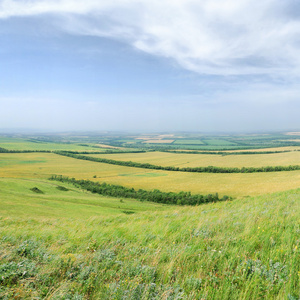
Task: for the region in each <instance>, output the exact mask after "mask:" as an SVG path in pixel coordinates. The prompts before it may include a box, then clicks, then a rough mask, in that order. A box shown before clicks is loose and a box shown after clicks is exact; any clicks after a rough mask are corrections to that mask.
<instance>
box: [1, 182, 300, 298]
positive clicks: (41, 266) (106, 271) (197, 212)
mask: <svg viewBox="0 0 300 300" xmlns="http://www.w3.org/2000/svg"><path fill="white" fill-rule="evenodd" d="M58 185H61V184H60V183H59V184H56V183H53V182H50V181H47V180H37V179H34V180H32V181H30V180H21V179H1V180H0V190H1V198H0V207H1V210H0V226H1V227H0V298H1V299H13V298H14V299H34V298H42V299H207V300H208V299H298V298H299V290H300V285H299V284H300V280H299V278H300V250H299V247H300V245H299V243H300V226H299V219H300V205H299V203H300V202H299V200H300V190H293V191H288V192H283V193H278V194H273V195H265V196H260V197H256V198H250V197H249V198H244V199H242V200H241V199H240V200H234V201H231V202H224V203H215V204H206V205H201V206H199V207H174V206H161V205H155V204H150V203H144V202H137V201H134V200H131V201H129V200H127V199H126V200H125V201H124V202H123V203H122V202H120V199H113V198H107V197H106V198H105V197H99V196H95V195H92V194H89V193H86V192H83V191H81V190H79V189H77V188H75V187H74V186H69V185H66V184H63V186H64V187H65V188H67V189H69V191H66V190H61V189H60V190H59V189H57V186H58ZM33 187H36V188H38V189H39V190H40V191H42V192H43V194H41V193H37V192H33V191H32V190H31V188H33ZM119 206H122V207H120V208H119ZM123 211H134V212H135V213H133V214H127V213H124V212H123Z"/></svg>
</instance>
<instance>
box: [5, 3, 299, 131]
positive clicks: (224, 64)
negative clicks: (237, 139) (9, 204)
mask: <svg viewBox="0 0 300 300" xmlns="http://www.w3.org/2000/svg"><path fill="white" fill-rule="evenodd" d="M299 11H300V4H298V3H296V2H295V1H292V0H287V1H285V2H282V1H279V0H271V1H270V0H262V1H259V3H258V2H257V3H253V1H250V0H240V1H237V0H222V1H221V0H217V1H213V2H211V1H206V0H201V1H195V0H188V1H186V0H178V1H171V0H165V1H158V0H154V1H151V2H147V3H144V2H141V1H137V0H131V1H126V0H116V1H113V2H107V1H96V0H87V1H85V2H78V1H74V0H42V1H41V0H39V1H38V0H31V1H27V0H24V1H14V0H0V40H1V48H0V131H1V132H3V130H11V129H14V128H15V129H23V130H25V131H26V130H27V129H31V130H33V131H34V130H38V131H41V132H43V131H44V132H45V131H46V132H65V131H67V132H69V131H77V132H78V131H93V132H95V131H119V130H122V131H124V132H130V131H131V132H132V131H133V132H205V133H214V132H222V133H226V132H228V133H230V132H236V133H237V132H241V133H244V132H246V133H247V132H248V133H251V132H278V131H280V132H282V131H297V130H300V120H299V111H300V102H299V96H300V85H299V79H300V78H299V76H300V75H299V74H300V51H299V50H300V44H299V33H300V13H298V12H299ZM9 128H10V129H9Z"/></svg>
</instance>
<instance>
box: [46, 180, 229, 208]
mask: <svg viewBox="0 0 300 300" xmlns="http://www.w3.org/2000/svg"><path fill="white" fill-rule="evenodd" d="M49 179H50V180H56V181H60V182H64V183H71V184H73V185H75V186H76V187H80V188H82V189H84V190H87V191H90V192H92V193H96V194H99V195H105V196H111V197H123V198H133V199H138V200H140V201H150V202H156V203H164V204H175V205H192V206H195V205H199V204H202V203H210V202H217V201H226V200H231V199H232V198H231V197H229V196H223V197H222V198H219V196H218V193H216V194H209V195H200V194H194V195H192V194H191V192H179V193H174V192H162V191H160V190H157V189H155V190H153V191H146V190H143V189H139V190H135V189H134V188H127V187H124V186H121V185H114V184H107V183H105V182H104V183H99V182H93V181H90V180H76V179H75V178H69V177H66V176H61V175H53V176H51V177H50V178H49Z"/></svg>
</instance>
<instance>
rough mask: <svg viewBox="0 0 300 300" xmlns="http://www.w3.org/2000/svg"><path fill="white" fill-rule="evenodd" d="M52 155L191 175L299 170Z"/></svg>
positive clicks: (277, 167)
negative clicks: (181, 164) (174, 165)
mask: <svg viewBox="0 0 300 300" xmlns="http://www.w3.org/2000/svg"><path fill="white" fill-rule="evenodd" d="M54 153H56V154H59V155H63V156H69V157H72V158H76V159H82V160H89V161H93V162H99V163H106V164H111V165H119V166H125V167H134V168H143V169H152V170H165V171H178V172H191V173H193V172H194V173H260V172H280V171H296V170H300V165H293V166H291V165H290V166H266V167H242V168H226V167H214V166H208V167H193V168H179V167H171V166H167V167H164V166H157V165H152V164H148V163H138V162H133V161H120V160H113V159H106V158H99V157H91V156H85V155H77V154H74V153H70V152H66V151H54Z"/></svg>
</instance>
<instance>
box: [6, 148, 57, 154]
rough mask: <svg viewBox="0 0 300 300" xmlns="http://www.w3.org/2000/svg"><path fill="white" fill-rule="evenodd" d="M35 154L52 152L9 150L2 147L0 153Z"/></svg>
mask: <svg viewBox="0 0 300 300" xmlns="http://www.w3.org/2000/svg"><path fill="white" fill-rule="evenodd" d="M35 152H42V153H51V152H52V151H50V150H8V149H5V148H2V147H0V153H35Z"/></svg>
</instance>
